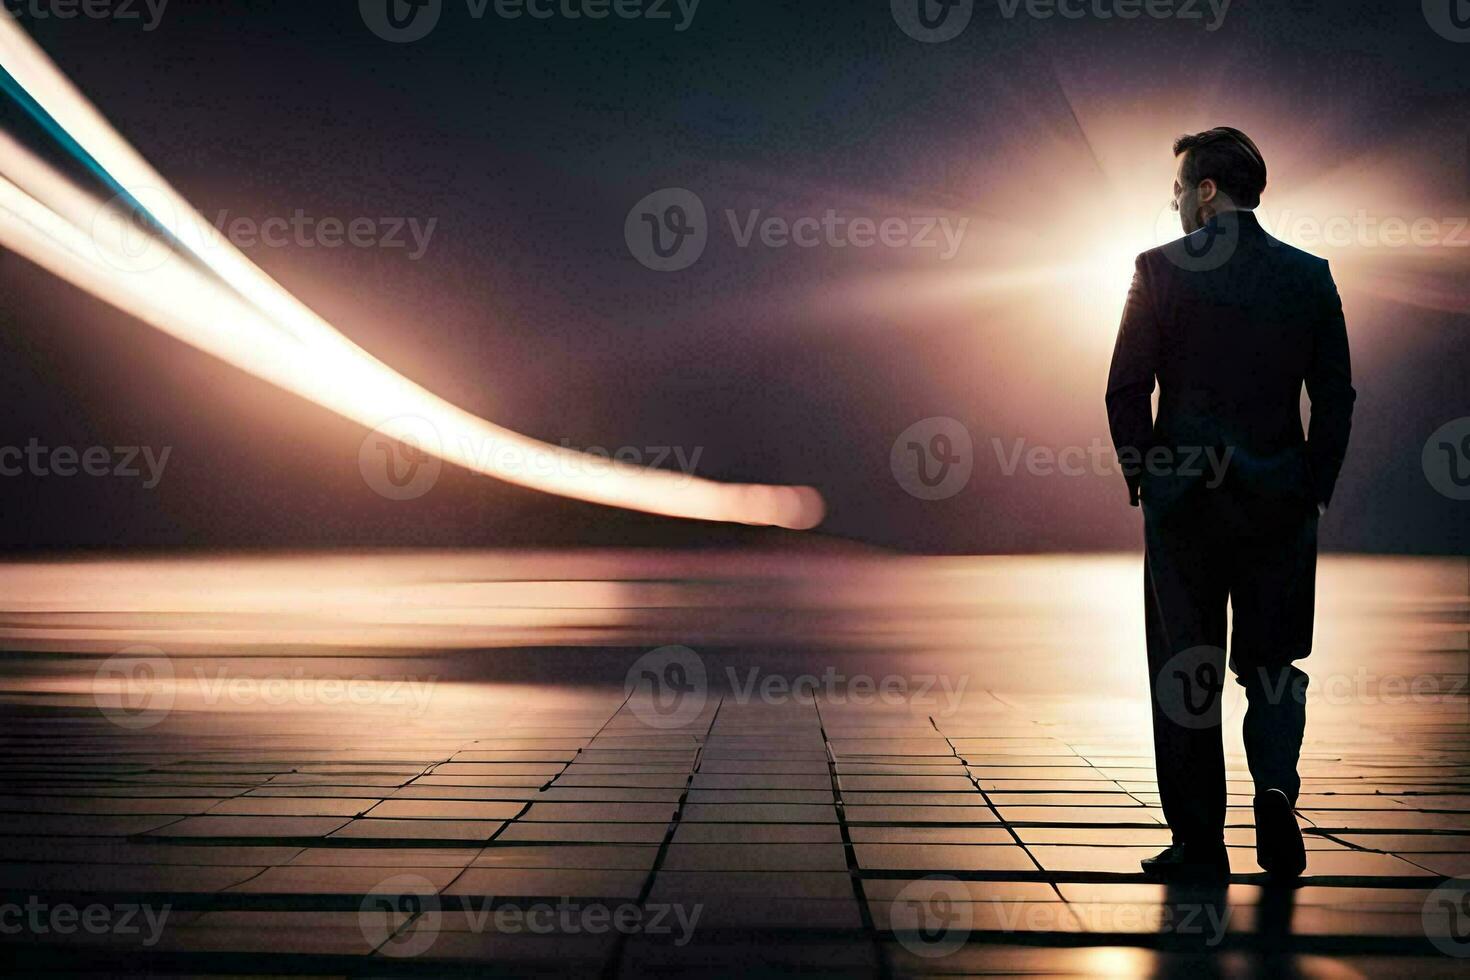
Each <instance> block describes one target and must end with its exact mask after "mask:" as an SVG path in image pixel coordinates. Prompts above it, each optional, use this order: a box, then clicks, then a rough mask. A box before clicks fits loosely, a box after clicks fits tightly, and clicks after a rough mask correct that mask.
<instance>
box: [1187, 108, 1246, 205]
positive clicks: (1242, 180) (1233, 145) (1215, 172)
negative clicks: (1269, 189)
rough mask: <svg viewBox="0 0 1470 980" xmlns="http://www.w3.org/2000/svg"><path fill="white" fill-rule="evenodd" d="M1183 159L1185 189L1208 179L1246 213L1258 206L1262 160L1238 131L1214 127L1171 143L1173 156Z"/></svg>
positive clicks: (1244, 136)
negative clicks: (1186, 182)
mask: <svg viewBox="0 0 1470 980" xmlns="http://www.w3.org/2000/svg"><path fill="white" fill-rule="evenodd" d="M1181 153H1184V154H1187V156H1185V158H1184V170H1183V174H1184V177H1185V178H1186V179H1187V180H1188V182H1189V186H1191V187H1198V186H1199V182H1200V181H1202V180H1205V179H1207V178H1208V179H1210V180H1213V181H1214V182H1215V186H1217V187H1219V188H1220V190H1222V191H1224V192H1225V196H1226V197H1228V198H1229V199H1230V200H1231V201H1232V202H1234V204H1235V206H1236V207H1238V208H1244V209H1245V210H1247V211H1249V210H1251V209H1252V208H1255V207H1257V206H1258V205H1259V204H1260V203H1261V192H1262V191H1264V190H1265V189H1266V160H1265V158H1264V157H1262V156H1261V151H1260V150H1258V149H1257V148H1256V144H1255V143H1254V142H1252V141H1251V138H1250V137H1249V136H1247V135H1245V134H1244V133H1242V132H1241V131H1240V130H1238V129H1232V128H1231V127H1229V126H1218V127H1216V128H1215V129H1207V130H1205V131H1204V132H1203V133H1195V134H1194V135H1192V136H1181V137H1179V138H1178V139H1177V140H1175V141H1174V155H1175V156H1176V157H1177V156H1178V155H1179V154H1181Z"/></svg>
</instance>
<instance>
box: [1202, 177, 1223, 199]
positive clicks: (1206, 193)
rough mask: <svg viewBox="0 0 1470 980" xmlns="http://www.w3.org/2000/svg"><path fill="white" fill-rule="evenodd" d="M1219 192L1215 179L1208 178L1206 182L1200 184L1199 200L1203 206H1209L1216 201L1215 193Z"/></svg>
mask: <svg viewBox="0 0 1470 980" xmlns="http://www.w3.org/2000/svg"><path fill="white" fill-rule="evenodd" d="M1218 190H1219V188H1218V187H1216V186H1215V178H1213V177H1206V178H1205V179H1204V180H1202V181H1200V182H1199V187H1198V188H1197V191H1198V198H1197V200H1198V201H1199V203H1201V204H1209V203H1210V202H1212V201H1214V200H1215V192H1216V191H1218Z"/></svg>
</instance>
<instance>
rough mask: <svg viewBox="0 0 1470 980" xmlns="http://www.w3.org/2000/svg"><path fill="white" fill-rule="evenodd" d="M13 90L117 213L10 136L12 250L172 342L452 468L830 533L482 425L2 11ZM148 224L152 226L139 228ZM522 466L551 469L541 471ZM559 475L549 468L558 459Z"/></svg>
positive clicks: (2, 46) (629, 505)
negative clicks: (216, 218)
mask: <svg viewBox="0 0 1470 980" xmlns="http://www.w3.org/2000/svg"><path fill="white" fill-rule="evenodd" d="M0 68H3V69H4V71H3V72H0V82H3V84H4V87H5V89H6V90H7V92H8V93H9V94H10V95H11V96H12V97H13V98H15V99H16V101H18V102H19V103H20V104H21V105H22V106H23V107H24V108H26V109H27V110H28V111H29V112H30V113H31V114H32V116H34V117H35V118H36V119H37V120H38V121H39V122H41V123H42V125H43V126H45V127H46V128H47V129H48V130H49V131H50V132H51V133H52V135H53V136H54V137H56V139H57V140H58V142H60V143H61V145H62V146H63V147H65V148H66V149H67V150H68V151H69V152H70V153H72V155H73V156H75V157H77V159H78V160H80V161H81V162H82V163H84V164H86V165H87V167H88V168H89V169H90V170H91V171H92V172H93V173H94V174H95V175H96V176H97V177H98V178H99V179H100V180H102V182H103V183H104V184H106V185H107V186H108V187H110V188H111V189H112V190H113V191H114V192H115V193H116V196H115V197H114V198H113V200H112V201H111V202H109V203H107V204H106V205H104V204H103V203H102V202H101V201H99V200H98V199H97V197H95V196H94V195H92V194H89V193H88V192H86V191H85V190H83V189H82V188H80V187H78V186H77V185H76V184H74V183H73V182H71V181H70V180H69V179H68V178H66V177H65V176H64V175H62V174H60V173H59V172H57V171H56V170H55V169H54V168H52V167H51V166H50V165H49V164H47V163H46V162H44V161H43V160H41V159H40V158H38V157H36V156H35V155H34V154H32V153H29V152H28V151H26V150H24V148H22V147H20V146H19V145H18V144H17V143H16V142H15V141H14V140H11V139H9V138H8V137H7V138H5V139H4V141H3V143H0V174H3V176H0V245H3V246H4V247H6V248H9V249H11V250H12V251H14V252H16V253H18V254H20V255H23V256H25V257H26V258H28V259H30V260H31V261H33V262H35V263H36V264H37V265H40V266H41V267H43V268H45V269H47V270H49V271H50V272H52V273H53V274H55V275H57V276H58V277H60V278H62V279H65V280H66V281H68V282H70V283H72V284H73V285H75V286H77V287H78V288H80V289H83V290H85V291H87V292H89V293H91V294H92V295H94V296H96V297H98V298H99V299H102V300H103V301H105V302H107V303H109V304H111V305H113V306H115V307H116V308H118V309H120V310H123V311H124V312H126V313H129V314H131V315H132V316H135V317H137V318H138V319H140V320H143V321H144V322H146V323H148V324H150V325H152V326H154V327H156V328H157V329H159V330H162V331H164V332H165V333H168V334H170V335H171V336H173V337H175V338H177V339H179V340H181V341H183V342H184V343H187V344H190V345H192V346H194V347H197V348H198V349H200V350H203V351H205V352H207V353H209V354H212V355H213V356H215V357H218V358H220V359H221V360H223V361H226V362H228V363H230V364H232V365H234V366H235V367H238V368H241V369H242V370H245V371H248V372H249V373H251V374H253V375H255V376H256V377H259V378H262V379H264V380H266V381H269V382H270V383H272V384H274V385H276V386H278V387H281V388H284V389H286V390H287V391H290V392H293V393H295V394H297V395H300V396H301V397H303V398H306V399H308V400H310V401H312V402H315V403H316V404H318V405H320V406H322V407H324V408H327V409H329V410H331V411H333V412H336V413H337V414H339V415H341V416H344V417H346V418H348V419H351V420H353V421H355V422H359V423H361V424H362V425H365V426H367V427H368V428H370V429H374V430H380V431H384V432H387V433H388V434H389V435H392V433H393V432H394V427H395V426H399V425H401V424H402V420H404V419H413V420H422V421H423V422H426V423H428V424H429V425H430V426H432V427H433V430H434V432H435V433H436V435H437V439H436V440H435V441H434V443H433V445H434V447H435V448H434V450H433V451H434V452H435V454H436V455H439V456H440V457H441V458H443V459H444V460H445V461H447V462H451V463H454V464H456V465H459V466H462V467H464V468H466V469H470V470H474V471H477V472H480V473H484V474H485V475H487V476H492V477H495V478H498V479H501V480H505V481H506V482H509V483H514V484H517V485H520V486H524V487H528V488H531V489H534V490H540V491H544V492H547V493H552V494H557V495H559V496H563V497H569V498H573V499H576V500H584V501H589V502H592V503H598V504H606V505H609V506H614V507H622V508H625V509H628V510H636V511H643V512H645V513H650V514H661V515H666V516H670V517H681V518H691V519H697V520H709V521H724V522H730V523H739V524H753V525H771V526H777V527H786V528H793V529H807V528H811V527H815V526H816V525H817V524H818V523H819V522H820V521H821V519H822V516H823V512H824V504H823V501H822V498H821V495H820V494H819V493H818V492H817V491H816V490H815V489H813V488H811V487H795V486H767V485H762V484H724V483H718V482H715V481H712V480H706V479H701V478H697V477H693V476H689V475H686V474H682V473H675V472H672V471H667V470H659V469H646V468H642V467H638V466H634V465H630V464H627V463H622V462H617V461H612V462H609V461H606V460H603V459H601V458H599V457H588V456H586V455H585V454H583V453H579V452H577V451H576V450H572V449H568V448H566V447H563V446H554V445H550V444H547V443H542V442H539V441H537V440H535V439H531V438H529V437H527V436H523V435H521V434H520V433H517V432H513V431H511V430H509V429H506V428H503V427H501V426H498V425H495V424H494V423H492V422H489V421H487V420H485V419H482V418H479V417H478V416H475V415H473V414H471V413H470V412H467V411H465V410H463V409H461V408H459V407H457V406H455V405H453V404H451V403H449V402H447V401H445V400H444V399H442V398H440V397H438V396H437V395H435V394H433V393H432V392H430V391H428V390H426V389H424V388H422V387H420V386H419V385H417V384H415V383H413V382H412V381H410V380H409V379H407V378H405V377H404V376H403V375H401V374H399V373H397V372H396V371H394V370H393V369H392V368H390V367H388V366H387V365H386V364H384V363H382V362H381V361H379V360H377V359H376V358H374V357H372V356H371V355H370V354H368V353H367V352H366V351H364V350H363V349H362V348H360V347H358V346H357V345H356V344H354V343H353V342H352V341H351V340H349V339H348V338H347V337H346V336H344V335H343V334H342V333H341V332H339V331H338V330H337V329H336V328H335V327H333V326H332V325H331V324H330V323H328V322H327V321H326V320H324V319H322V318H321V317H320V316H318V315H317V314H316V313H315V312H313V311H312V310H311V309H310V308H308V307H307V306H306V305H305V304H304V303H303V302H301V301H300V300H299V299H297V298H296V297H295V296H294V295H292V294H291V293H290V292H289V291H287V290H286V289H285V288H284V287H283V286H281V285H280V284H279V283H278V282H276V281H275V280H274V279H272V278H271V277H270V276H269V275H267V274H266V273H265V272H264V271H263V270H261V269H260V268H259V267H258V266H256V265H255V264H254V263H252V262H251V261H250V260H249V259H248V258H246V257H245V255H244V254H243V253H241V252H240V251H239V250H238V249H237V248H236V247H235V246H234V245H232V244H231V243H230V242H229V241H227V240H225V239H223V238H220V239H216V240H212V241H211V242H209V243H207V245H208V247H205V245H206V243H203V242H199V241H198V240H197V239H198V235H199V231H198V229H201V228H204V227H207V222H206V221H205V220H204V219H203V217H202V216H200V215H199V214H198V213H197V212H196V211H195V210H194V208H193V207H192V206H191V205H190V204H189V203H188V202H187V201H186V200H185V199H184V198H183V197H182V196H181V195H180V194H179V193H178V192H177V191H175V190H174V189H173V188H172V187H171V186H170V185H169V183H168V182H167V181H166V180H165V179H164V178H163V177H162V176H161V175H160V174H159V173H158V172H157V171H156V170H154V169H153V168H152V167H151V166H150V165H149V164H148V163H147V161H146V160H144V159H143V157H142V156H141V155H140V154H139V153H138V152H137V151H136V150H135V149H133V147H132V146H131V145H129V144H128V143H127V141H126V140H125V139H123V137H122V136H121V135H120V134H119V133H118V132H117V131H116V130H115V129H113V128H112V126H111V125H110V124H109V123H108V122H107V120H106V119H105V118H104V117H103V116H102V115H101V114H100V113H99V112H98V111H97V109H96V108H95V107H94V106H93V105H92V104H91V103H90V102H88V100H87V99H86V97H85V96H83V95H82V93H81V92H80V91H79V90H78V89H77V88H76V87H75V86H74V85H73V84H72V83H71V81H70V80H69V79H68V78H67V77H66V76H65V75H64V74H62V72H61V71H60V69H59V68H57V66H56V65H55V64H54V63H53V62H52V61H51V60H50V59H49V58H48V57H47V56H46V55H45V53H44V52H42V51H41V49H40V48H39V47H38V46H37V45H36V44H35V42H33V41H32V40H31V39H30V38H29V37H28V36H27V35H26V34H25V32H24V31H22V30H21V28H20V27H19V26H18V25H17V24H16V22H15V20H14V19H13V18H12V17H11V16H10V15H9V14H8V13H6V12H4V11H3V9H0ZM139 215H141V216H143V217H144V218H145V219H146V220H145V221H144V222H143V223H142V224H140V223H139V221H138V220H137V218H138V216H139ZM516 460H538V461H542V465H537V466H536V467H535V468H534V472H533V471H532V470H531V468H529V467H526V466H524V465H517V464H516V463H515V462H514V461H516ZM547 460H550V461H552V463H553V465H544V463H545V461H547Z"/></svg>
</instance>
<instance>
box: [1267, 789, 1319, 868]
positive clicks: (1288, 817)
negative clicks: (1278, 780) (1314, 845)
mask: <svg viewBox="0 0 1470 980" xmlns="http://www.w3.org/2000/svg"><path fill="white" fill-rule="evenodd" d="M1255 809H1256V863H1257V864H1259V865H1260V866H1261V867H1263V868H1265V869H1266V870H1267V871H1269V872H1270V873H1271V875H1272V876H1274V877H1277V878H1295V877H1296V876H1297V875H1299V874H1301V873H1302V872H1303V871H1304V870H1306V867H1307V849H1306V847H1305V845H1303V844H1302V831H1301V828H1300V827H1298V826H1297V823H1296V814H1295V813H1293V812H1292V809H1291V801H1290V800H1288V799H1287V798H1286V794H1285V793H1283V792H1282V791H1281V790H1279V789H1268V790H1266V792H1264V793H1261V794H1260V795H1259V796H1257V797H1256V806H1255Z"/></svg>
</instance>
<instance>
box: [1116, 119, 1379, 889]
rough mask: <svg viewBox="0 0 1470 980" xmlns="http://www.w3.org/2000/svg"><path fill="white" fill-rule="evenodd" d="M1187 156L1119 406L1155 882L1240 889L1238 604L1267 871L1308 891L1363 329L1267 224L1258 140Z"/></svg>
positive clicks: (1121, 357)
mask: <svg viewBox="0 0 1470 980" xmlns="http://www.w3.org/2000/svg"><path fill="white" fill-rule="evenodd" d="M1174 154H1175V156H1176V157H1177V160H1178V168H1177V171H1176V177H1175V180H1174V205H1173V206H1174V208H1175V209H1176V210H1177V211H1178V212H1179V215H1180V219H1181V223H1182V224H1183V226H1184V232H1185V237H1184V238H1182V239H1179V240H1178V241H1175V242H1172V243H1170V244H1168V245H1164V246H1162V247H1160V248H1156V249H1153V250H1152V251H1149V252H1145V253H1143V254H1142V255H1140V256H1139V257H1138V260H1137V263H1136V267H1135V272H1134V277H1133V286H1132V289H1131V290H1130V291H1129V294H1128V303H1127V307H1126V308H1125V310H1124V313H1123V322H1122V325H1121V326H1120V327H1119V330H1118V339H1117V344H1116V347H1115V349H1114V352H1113V363H1112V370H1111V372H1110V373H1109V376H1108V390H1107V409H1108V423H1109V427H1110V428H1111V430H1112V437H1113V444H1114V447H1115V448H1116V450H1117V454H1118V459H1119V463H1120V465H1121V466H1122V469H1123V472H1124V475H1125V477H1126V480H1127V484H1128V492H1129V499H1130V502H1131V503H1132V505H1133V506H1135V507H1137V506H1139V505H1140V502H1141V503H1142V508H1143V526H1144V584H1145V590H1144V605H1145V615H1146V617H1147V638H1148V660H1149V671H1150V674H1151V678H1152V694H1153V730H1154V756H1155V761H1156V764H1157V767H1158V778H1159V793H1160V796H1161V799H1162V804H1163V809H1164V817H1165V819H1166V820H1167V821H1168V823H1169V828H1170V830H1171V832H1172V837H1173V841H1174V843H1173V844H1172V845H1171V846H1170V847H1168V848H1166V849H1165V850H1164V851H1163V852H1162V853H1161V854H1159V855H1158V856H1157V857H1153V858H1149V859H1147V860H1145V861H1144V862H1143V867H1144V871H1145V872H1146V873H1148V874H1150V875H1152V876H1155V877H1161V878H1165V879H1169V880H1175V879H1189V878H1219V877H1222V876H1227V875H1228V874H1229V872H1230V865H1229V859H1228V857H1227V853H1226V850H1225V846H1224V827H1225V760H1224V750H1223V746H1222V742H1221V736H1222V730H1221V712H1220V699H1221V696H1222V689H1223V677H1224V673H1225V646H1226V639H1227V638H1226V605H1227V603H1228V605H1229V606H1230V610H1231V617H1232V627H1233V628H1232V636H1231V637H1230V638H1229V639H1230V658H1229V664H1230V668H1231V670H1232V671H1233V672H1234V673H1235V675H1236V680H1237V682H1238V683H1239V684H1241V685H1242V686H1243V687H1244V688H1245V695H1246V702H1247V706H1248V707H1247V711H1246V716H1245V722H1244V738H1245V748H1246V755H1247V762H1248V764H1249V767H1250V772H1251V777H1252V779H1253V780H1254V782H1255V791H1256V792H1255V820H1256V852H1257V860H1258V862H1259V863H1260V864H1261V866H1262V867H1264V868H1265V869H1266V870H1267V871H1269V872H1271V873H1272V874H1274V875H1280V876H1288V877H1295V876H1296V875H1299V874H1300V873H1301V871H1302V870H1303V868H1304V867H1305V865H1306V858H1305V852H1304V850H1303V845H1302V838H1301V831H1300V829H1299V828H1298V826H1297V822H1296V814H1295V812H1294V810H1295V805H1296V798H1297V794H1298V792H1299V791H1300V788H1301V780H1300V778H1299V777H1298V775H1297V771H1296V767H1297V759H1298V756H1299V754H1300V751H1301V742H1302V732H1303V730H1304V728H1305V725H1306V687H1307V676H1306V674H1304V673H1303V672H1302V671H1300V670H1298V669H1297V668H1296V667H1295V666H1293V663H1294V662H1295V661H1297V660H1300V659H1302V658H1304V657H1306V656H1307V655H1308V654H1309V653H1310V652H1311V649H1312V614H1313V600H1314V584H1315V578H1316V566H1317V523H1318V520H1319V518H1320V517H1321V516H1322V515H1323V514H1324V513H1325V512H1326V509H1327V505H1328V504H1329V503H1330V502H1331V500H1332V491H1333V487H1334V485H1335V484H1336V482H1337V476H1338V472H1339V470H1340V469H1341V467H1342V462H1343V457H1344V455H1345V453H1346V451H1347V443H1348V432H1349V429H1350V428H1351V424H1352V410H1353V401H1354V399H1355V397H1356V393H1355V392H1354V390H1353V386H1352V372H1351V369H1350V365H1349V358H1348V341H1347V330H1346V326H1345V324H1344V321H1343V314H1342V303H1341V301H1340V300H1339V298H1338V294H1337V287H1336V285H1335V284H1334V283H1333V280H1332V274H1331V273H1330V272H1329V271H1328V267H1327V262H1326V261H1324V260H1322V259H1319V258H1316V257H1315V256H1312V255H1309V254H1307V253H1306V252H1302V251H1300V250H1298V249H1295V248H1292V247H1291V246H1289V245H1285V244H1283V243H1282V242H1279V241H1277V240H1276V239H1275V238H1272V237H1271V236H1270V235H1268V234H1267V233H1266V232H1265V231H1264V230H1263V229H1262V228H1261V226H1260V223H1259V222H1258V221H1257V220H1256V217H1255V215H1254V214H1252V211H1253V209H1254V208H1256V207H1257V206H1258V205H1259V204H1260V199H1261V192H1262V191H1264V190H1265V187H1266V163H1265V160H1264V159H1263V157H1262V156H1261V152H1260V150H1259V149H1257V148H1256V145H1255V143H1253V142H1252V141H1251V140H1250V138H1249V137H1247V136H1246V135H1245V134H1244V133H1242V132H1240V131H1239V130H1237V129H1230V128H1227V127H1222V128H1219V129H1212V130H1209V131H1207V132H1203V133H1198V134H1196V135H1193V136H1185V137H1181V138H1180V139H1179V140H1178V141H1176V143H1175V145H1174ZM1156 380H1157V382H1158V387H1159V403H1158V415H1157V417H1155V416H1154V414H1153V411H1152V406H1151V396H1152V394H1153V390H1154V383H1155V381H1156ZM1303 385H1305V386H1306V391H1307V395H1308V397H1309V398H1310V400H1311V424H1310V426H1309V428H1308V431H1307V433H1306V434H1305V436H1304V435H1303V432H1302V423H1301V408H1300V406H1301V392H1302V387H1303ZM1206 459H1209V460H1214V461H1222V462H1223V467H1212V466H1205V465H1202V462H1201V461H1202V460H1206ZM1220 471H1223V472H1220Z"/></svg>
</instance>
